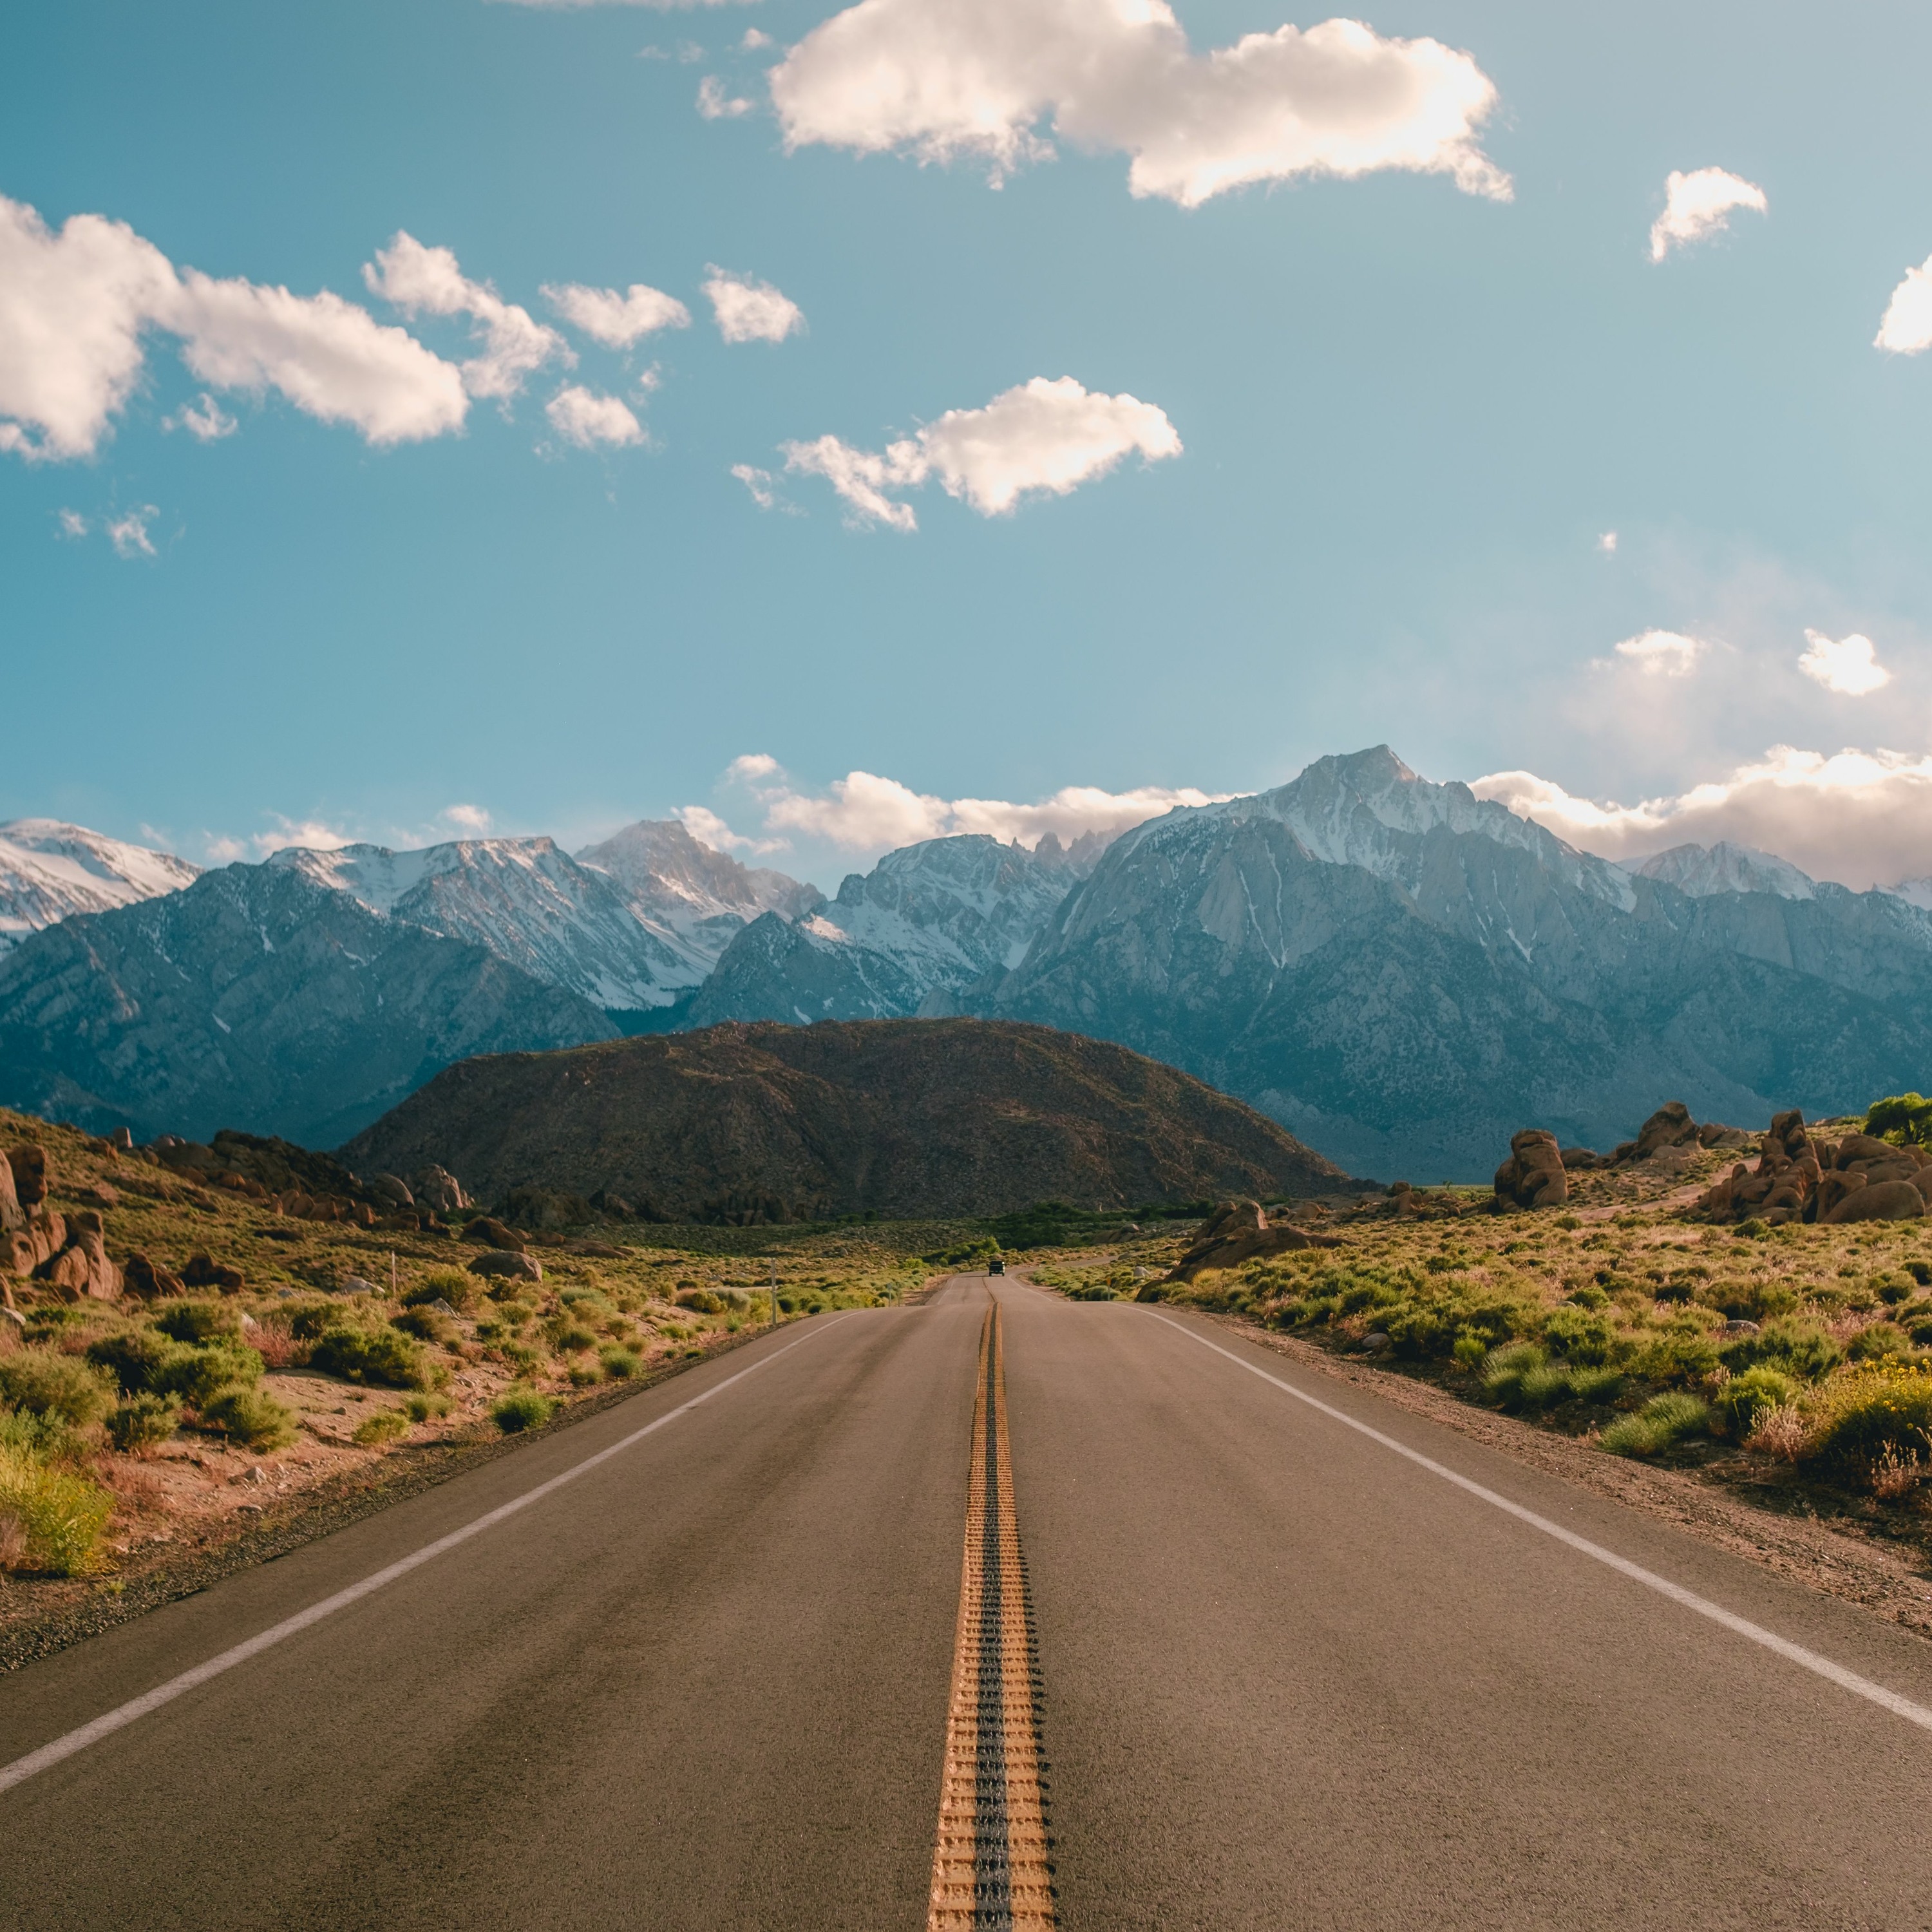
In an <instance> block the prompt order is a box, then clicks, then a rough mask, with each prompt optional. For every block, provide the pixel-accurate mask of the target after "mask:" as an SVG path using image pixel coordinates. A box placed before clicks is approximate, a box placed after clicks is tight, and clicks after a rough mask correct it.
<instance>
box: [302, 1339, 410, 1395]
mask: <svg viewBox="0 0 1932 1932" xmlns="http://www.w3.org/2000/svg"><path fill="white" fill-rule="evenodd" d="M309 1363H310V1365H311V1367H314V1368H317V1369H320V1370H321V1371H322V1372H323V1374H324V1375H329V1376H341V1378H342V1379H343V1380H344V1382H363V1383H367V1384H371V1385H374V1386H375V1387H377V1388H400V1389H426V1388H430V1387H431V1382H432V1379H431V1374H430V1369H429V1364H428V1361H426V1360H425V1357H424V1355H423V1352H422V1346H421V1345H420V1344H419V1343H416V1342H413V1341H412V1340H410V1337H408V1336H407V1335H399V1334H397V1332H396V1331H395V1329H393V1328H328V1329H325V1330H324V1331H323V1333H322V1334H320V1335H319V1336H318V1337H317V1338H316V1343H315V1346H314V1348H313V1349H311V1350H310V1352H309Z"/></svg>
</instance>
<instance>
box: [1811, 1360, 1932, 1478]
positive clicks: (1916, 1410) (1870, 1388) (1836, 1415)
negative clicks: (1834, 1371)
mask: <svg viewBox="0 0 1932 1932" xmlns="http://www.w3.org/2000/svg"><path fill="white" fill-rule="evenodd" d="M1887 1451H1890V1452H1891V1454H1893V1455H1894V1456H1900V1457H1903V1456H1912V1455H1915V1456H1918V1457H1926V1458H1928V1459H1932V1376H1928V1375H1927V1374H1925V1373H1924V1372H1923V1371H1922V1370H1916V1369H1913V1368H1910V1367H1906V1365H1905V1364H1903V1363H1898V1362H1887V1363H1885V1364H1882V1365H1880V1366H1878V1367H1872V1368H1868V1369H1864V1370H1860V1371H1859V1372H1858V1373H1856V1374H1855V1375H1852V1376H1846V1377H1842V1378H1841V1379H1840V1380H1839V1382H1838V1383H1837V1385H1835V1386H1834V1387H1833V1388H1831V1389H1829V1390H1828V1391H1826V1396H1825V1399H1824V1401H1823V1405H1822V1407H1821V1410H1820V1415H1819V1418H1818V1421H1817V1426H1816V1427H1815V1428H1814V1430H1813V1432H1812V1434H1811V1440H1810V1441H1809V1442H1808V1443H1807V1444H1806V1445H1805V1460H1807V1461H1808V1462H1811V1463H1817V1464H1818V1465H1820V1466H1821V1467H1822V1468H1823V1469H1824V1470H1825V1471H1826V1472H1827V1473H1828V1474H1829V1475H1832V1476H1834V1477H1836V1478H1839V1479H1841V1480H1844V1481H1861V1480H1864V1479H1865V1478H1867V1477H1868V1476H1869V1475H1870V1471H1871V1468H1872V1466H1873V1463H1876V1461H1877V1460H1879V1457H1881V1456H1882V1455H1883V1454H1885V1453H1886V1452H1887Z"/></svg>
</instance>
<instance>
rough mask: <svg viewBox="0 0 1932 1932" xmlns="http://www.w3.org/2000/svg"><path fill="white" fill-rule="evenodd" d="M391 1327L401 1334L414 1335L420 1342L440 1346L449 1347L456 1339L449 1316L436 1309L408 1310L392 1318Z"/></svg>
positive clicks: (454, 1329) (453, 1326)
mask: <svg viewBox="0 0 1932 1932" xmlns="http://www.w3.org/2000/svg"><path fill="white" fill-rule="evenodd" d="M389 1326H390V1327H391V1328H394V1329H395V1330H396V1331H398V1333H399V1334H404V1335H413V1336H415V1337H416V1339H417V1340H419V1342H434V1343H437V1345H438V1346H447V1345H448V1344H449V1343H452V1342H453V1341H455V1339H456V1328H455V1324H454V1323H452V1322H451V1320H450V1319H449V1316H447V1315H445V1314H443V1313H441V1312H440V1310H437V1309H434V1308H428V1307H415V1308H406V1309H404V1310H403V1312H402V1313H401V1314H400V1315H398V1316H392V1318H391V1319H390V1322H389Z"/></svg>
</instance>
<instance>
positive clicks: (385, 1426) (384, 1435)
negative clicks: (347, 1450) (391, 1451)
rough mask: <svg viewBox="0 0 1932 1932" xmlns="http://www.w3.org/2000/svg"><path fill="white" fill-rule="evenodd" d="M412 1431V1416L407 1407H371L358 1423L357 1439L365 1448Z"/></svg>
mask: <svg viewBox="0 0 1932 1932" xmlns="http://www.w3.org/2000/svg"><path fill="white" fill-rule="evenodd" d="M408 1433H410V1417H409V1413H408V1412H407V1410H406V1409H371V1411H370V1412H369V1413H368V1415H365V1417H364V1418H362V1421H360V1422H359V1423H358V1424H356V1435H355V1440H356V1441H357V1442H360V1443H362V1445H364V1446H365V1448H367V1447H368V1446H369V1445H371V1444H373V1443H377V1442H395V1439H397V1438H398V1436H407V1434H408Z"/></svg>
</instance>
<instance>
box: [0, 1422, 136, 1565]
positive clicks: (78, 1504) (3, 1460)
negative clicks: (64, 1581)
mask: <svg viewBox="0 0 1932 1932" xmlns="http://www.w3.org/2000/svg"><path fill="white" fill-rule="evenodd" d="M113 1508H114V1498H113V1496H112V1495H111V1494H110V1493H109V1492H108V1491H107V1490H104V1489H103V1488H102V1487H101V1485H100V1484H98V1483H90V1482H89V1481H87V1480H86V1478H84V1477H81V1476H74V1475H68V1473H67V1472H65V1471H64V1470H59V1469H49V1468H48V1467H47V1466H46V1464H45V1463H43V1462H41V1461H40V1459H39V1458H38V1457H36V1456H34V1455H32V1454H29V1453H28V1451H25V1450H20V1449H11V1448H0V1542H4V1543H6V1544H11V1545H12V1546H13V1553H12V1554H11V1555H10V1556H9V1557H8V1559H7V1561H8V1564H9V1567H10V1568H15V1569H20V1570H39V1571H48V1572H50V1573H51V1574H52V1575H54V1576H56V1577H74V1576H78V1575H79V1574H81V1572H83V1571H85V1570H87V1569H89V1568H91V1567H92V1563H93V1559H94V1547H95V1544H96V1543H97V1542H98V1541H99V1540H100V1536H101V1531H102V1530H103V1529H105V1528H106V1527H107V1519H108V1517H109V1516H110V1514H112V1513H113ZM9 1524H11V1525H12V1526H13V1528H12V1532H11V1534H10V1535H8V1534H7V1525H9Z"/></svg>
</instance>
